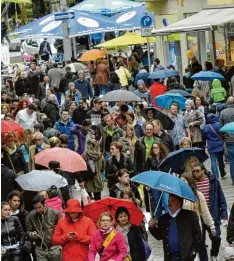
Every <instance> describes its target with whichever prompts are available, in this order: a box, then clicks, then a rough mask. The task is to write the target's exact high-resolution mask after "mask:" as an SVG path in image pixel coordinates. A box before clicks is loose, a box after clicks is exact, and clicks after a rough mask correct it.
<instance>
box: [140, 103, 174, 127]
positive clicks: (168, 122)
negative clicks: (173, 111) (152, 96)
mask: <svg viewBox="0 0 234 261" xmlns="http://www.w3.org/2000/svg"><path fill="white" fill-rule="evenodd" d="M149 110H152V111H153V113H154V119H156V120H160V122H161V124H162V127H163V129H164V130H172V129H173V128H174V125H175V123H174V122H173V120H172V119H171V118H170V117H169V116H168V115H167V114H165V113H163V112H162V111H160V110H158V109H156V108H153V107H148V108H144V109H143V111H142V113H143V116H144V117H145V118H146V115H147V112H148V111H149Z"/></svg>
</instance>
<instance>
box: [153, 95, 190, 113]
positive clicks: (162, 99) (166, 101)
mask: <svg viewBox="0 0 234 261" xmlns="http://www.w3.org/2000/svg"><path fill="white" fill-rule="evenodd" d="M155 100H156V104H157V106H159V107H162V108H165V109H169V108H170V105H171V104H172V103H173V102H177V103H178V104H179V107H180V109H181V110H185V101H186V98H184V97H183V96H181V95H180V94H176V93H168V92H166V93H164V94H162V95H159V96H157V97H156V98H155Z"/></svg>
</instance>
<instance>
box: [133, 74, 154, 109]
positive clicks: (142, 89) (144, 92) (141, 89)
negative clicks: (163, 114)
mask: <svg viewBox="0 0 234 261" xmlns="http://www.w3.org/2000/svg"><path fill="white" fill-rule="evenodd" d="M137 87H138V89H137V90H135V91H134V93H135V94H136V95H137V96H138V97H139V98H142V97H144V98H146V101H147V103H148V106H149V107H152V100H151V94H150V91H149V90H148V89H147V88H146V86H145V82H144V80H142V79H141V80H138V81H137Z"/></svg>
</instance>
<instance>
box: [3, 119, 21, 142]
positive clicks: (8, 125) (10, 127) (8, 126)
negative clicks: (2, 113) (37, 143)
mask: <svg viewBox="0 0 234 261" xmlns="http://www.w3.org/2000/svg"><path fill="white" fill-rule="evenodd" d="M8 131H13V132H15V134H16V135H17V137H18V138H22V134H23V131H24V128H23V127H21V126H20V125H19V124H18V123H16V122H14V121H1V136H2V140H3V137H4V135H5V134H6V133H7V132H8Z"/></svg>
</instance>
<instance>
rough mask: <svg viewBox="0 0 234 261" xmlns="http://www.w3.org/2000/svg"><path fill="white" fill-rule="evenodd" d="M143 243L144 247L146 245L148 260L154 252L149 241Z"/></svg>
mask: <svg viewBox="0 0 234 261" xmlns="http://www.w3.org/2000/svg"><path fill="white" fill-rule="evenodd" d="M142 241H143V245H144V249H145V256H146V259H148V258H149V257H150V255H151V252H152V250H151V247H150V246H149V243H148V242H147V241H145V240H142Z"/></svg>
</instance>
